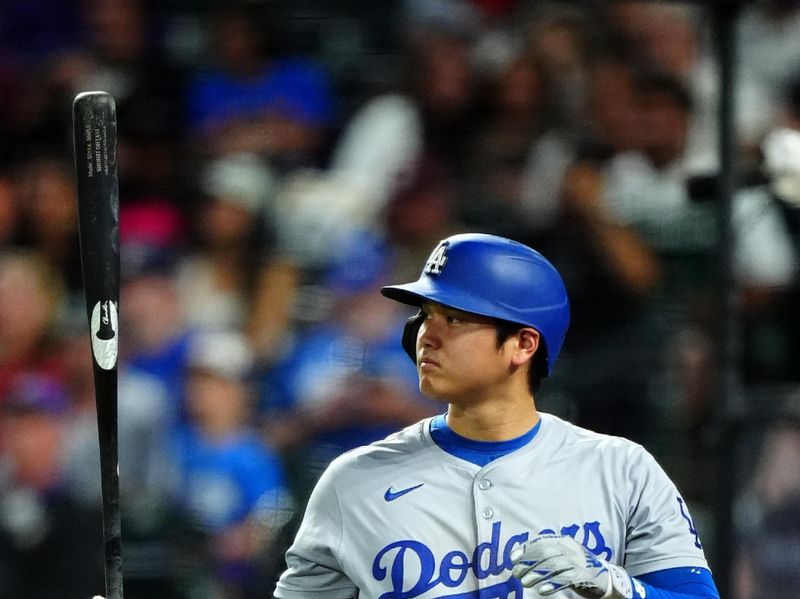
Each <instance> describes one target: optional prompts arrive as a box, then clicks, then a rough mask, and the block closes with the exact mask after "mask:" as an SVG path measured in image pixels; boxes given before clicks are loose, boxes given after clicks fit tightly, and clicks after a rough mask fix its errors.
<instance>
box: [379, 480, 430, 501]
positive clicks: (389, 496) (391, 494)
mask: <svg viewBox="0 0 800 599" xmlns="http://www.w3.org/2000/svg"><path fill="white" fill-rule="evenodd" d="M424 484H425V483H419V484H418V485H414V486H413V487H408V488H407V489H402V490H400V491H392V488H391V487H389V488H388V489H386V493H384V494H383V498H384V499H385V500H386V501H394V500H395V499H397V498H398V497H402V496H403V495H405V494H406V493H411V491H413V490H414V489H419V488H420V487H421V486H422V485H424Z"/></svg>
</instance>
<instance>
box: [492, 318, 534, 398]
mask: <svg viewBox="0 0 800 599" xmlns="http://www.w3.org/2000/svg"><path fill="white" fill-rule="evenodd" d="M496 326H497V349H500V347H501V346H502V345H503V343H505V342H506V340H507V339H509V338H510V337H512V336H514V335H516V334H517V331H519V330H520V329H522V328H523V326H522V325H520V324H517V323H515V322H508V321H507V320H498V321H497V325H496ZM546 355H547V348H546V347H545V344H544V336H542V335H539V347H538V348H537V350H536V353H535V354H534V355H533V359H532V360H531V365H530V369H529V370H528V389H529V390H530V392H531V393H535V392H536V391H538V390H539V387H540V386H541V384H542V377H543V376H545V374H544V373H545V372H547V361H546V359H545V356H546Z"/></svg>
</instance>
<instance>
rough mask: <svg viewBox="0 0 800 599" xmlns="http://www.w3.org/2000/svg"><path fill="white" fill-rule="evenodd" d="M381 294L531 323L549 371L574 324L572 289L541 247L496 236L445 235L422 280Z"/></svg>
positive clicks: (431, 257) (407, 302)
mask: <svg viewBox="0 0 800 599" xmlns="http://www.w3.org/2000/svg"><path fill="white" fill-rule="evenodd" d="M381 293H382V294H383V295H385V296H386V297H388V298H390V299H393V300H396V301H398V302H402V303H404V304H408V305H411V306H420V305H422V304H423V303H424V302H426V301H432V302H436V303H439V304H442V305H445V306H449V307H451V308H456V309H458V310H463V311H464V312H471V313H473V314H480V315H482V316H489V317H491V318H497V319H499V320H505V321H508V322H512V323H515V324H520V325H524V326H529V327H532V328H534V329H536V330H537V331H538V332H539V334H540V335H541V337H542V340H543V341H544V349H545V360H546V369H545V370H546V373H547V374H548V375H549V374H550V373H551V372H552V370H553V365H554V364H555V362H556V358H557V357H558V354H559V352H560V351H561V345H562V344H563V342H564V336H565V335H566V332H567V327H568V325H569V299H568V297H567V290H566V287H565V286H564V281H563V280H562V278H561V275H560V274H559V273H558V271H557V270H556V269H555V267H554V266H553V265H552V264H551V263H550V262H549V261H548V260H547V259H546V258H545V257H544V256H542V255H541V254H540V253H539V252H537V251H536V250H533V249H531V248H529V247H528V246H526V245H523V244H521V243H519V242H516V241H512V240H510V239H505V238H503V237H497V236H495V235H485V234H480V233H467V234H461V235H453V236H452V237H448V238H447V239H443V240H442V241H440V242H439V245H437V246H436V248H435V249H434V250H433V253H431V255H430V257H429V258H428V261H427V262H426V263H425V266H424V268H423V269H422V274H421V275H420V277H419V279H418V280H417V281H415V282H413V283H406V284H404V285H389V286H387V287H384V288H382V289H381ZM406 351H408V348H406ZM410 355H411V356H412V357H413V355H414V353H413V351H412V352H410Z"/></svg>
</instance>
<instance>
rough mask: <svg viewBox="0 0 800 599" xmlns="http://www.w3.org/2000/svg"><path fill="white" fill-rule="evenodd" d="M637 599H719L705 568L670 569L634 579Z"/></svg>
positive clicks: (709, 574)
mask: <svg viewBox="0 0 800 599" xmlns="http://www.w3.org/2000/svg"><path fill="white" fill-rule="evenodd" d="M634 581H635V582H638V583H639V586H641V587H644V591H645V593H644V594H642V593H641V592H640V589H637V588H636V586H637V585H636V584H634V598H635V599H641V598H646V599H719V592H718V591H717V586H716V585H715V584H714V579H713V578H712V577H711V572H709V571H708V570H706V569H705V568H669V569H667V570H658V571H657V572H650V573H648V574H642V575H641V576H636V577H635V578H634Z"/></svg>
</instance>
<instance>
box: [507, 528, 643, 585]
mask: <svg viewBox="0 0 800 599" xmlns="http://www.w3.org/2000/svg"><path fill="white" fill-rule="evenodd" d="M511 561H512V562H513V563H514V569H513V570H512V573H513V575H514V576H516V577H517V578H519V580H520V582H521V583H522V586H524V587H536V591H537V592H538V593H539V595H542V596H547V595H552V594H553V593H557V592H558V591H561V590H564V589H572V590H574V591H575V592H576V593H578V595H580V596H581V597H587V598H589V599H632V598H633V596H634V595H633V589H632V588H631V578H630V576H628V573H627V572H625V570H624V569H623V568H620V567H619V566H615V565H613V564H609V563H608V562H607V561H605V560H604V559H602V558H600V557H597V556H596V555H594V554H593V553H592V552H591V551H589V550H588V549H586V548H585V547H584V546H583V545H581V544H580V543H578V542H577V541H576V540H575V539H573V538H572V537H569V536H562V535H555V534H552V535H541V536H538V537H536V538H534V539H532V540H530V541H528V542H526V543H524V544H523V545H521V546H520V547H516V548H515V549H514V550H513V551H512V552H511Z"/></svg>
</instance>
